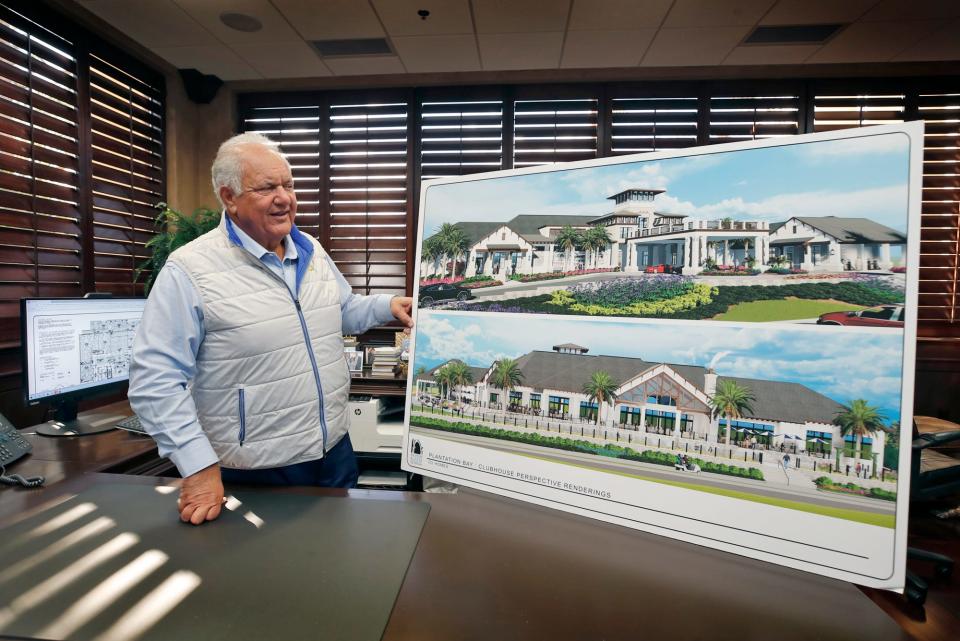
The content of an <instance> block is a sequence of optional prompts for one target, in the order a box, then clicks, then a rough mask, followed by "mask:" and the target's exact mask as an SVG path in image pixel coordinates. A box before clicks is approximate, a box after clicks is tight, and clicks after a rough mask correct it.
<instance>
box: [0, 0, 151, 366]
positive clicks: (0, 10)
mask: <svg viewBox="0 0 960 641" xmlns="http://www.w3.org/2000/svg"><path fill="white" fill-rule="evenodd" d="M164 91H165V86H164V80H163V77H162V76H161V75H160V74H158V73H156V72H155V71H153V70H151V69H149V68H147V67H144V66H143V65H141V64H140V63H139V62H138V61H136V60H135V59H133V58H131V57H129V56H128V55H127V54H125V53H124V52H122V51H120V50H117V49H114V48H112V47H110V46H109V45H106V44H105V43H103V42H101V41H100V40H99V39H98V38H96V37H94V36H92V35H91V34H89V33H88V32H86V31H84V30H83V29H81V28H80V27H78V26H76V25H75V24H72V23H69V22H67V21H64V20H62V19H60V18H59V17H58V16H57V15H56V14H54V13H52V12H49V11H47V10H45V9H44V8H43V7H41V6H37V5H34V4H26V3H12V4H11V3H6V2H3V1H0V345H7V346H8V347H15V346H16V345H17V344H18V342H19V299H20V298H21V297H26V296H35V297H58V296H79V295H82V294H84V293H86V292H92V291H97V290H99V291H104V292H111V293H114V294H122V295H132V294H142V292H143V288H142V285H140V284H134V282H133V274H134V270H135V268H136V267H137V266H138V264H139V263H140V262H141V261H142V260H143V259H145V258H146V252H145V250H144V244H145V243H146V241H147V240H148V239H149V238H150V237H152V235H153V233H154V229H153V220H154V216H155V215H156V211H155V210H154V209H153V205H154V204H156V203H157V202H158V201H161V200H163V199H164V192H165V182H164V180H165V177H164V148H163V139H164V136H163V132H164V121H163V110H164V109H163V108H164ZM16 368H17V369H18V368H19V366H16ZM9 369H11V372H9V373H12V370H13V367H11V368H9ZM5 371H6V370H5Z"/></svg>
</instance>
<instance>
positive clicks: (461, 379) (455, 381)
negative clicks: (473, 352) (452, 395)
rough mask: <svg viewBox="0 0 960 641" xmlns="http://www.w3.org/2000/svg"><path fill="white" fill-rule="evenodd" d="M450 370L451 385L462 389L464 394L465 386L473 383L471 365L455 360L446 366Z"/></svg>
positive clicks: (461, 391) (461, 392)
mask: <svg viewBox="0 0 960 641" xmlns="http://www.w3.org/2000/svg"><path fill="white" fill-rule="evenodd" d="M445 369H447V371H448V374H447V375H448V376H449V378H450V385H451V386H452V387H456V388H458V389H460V394H461V396H462V394H463V388H464V387H466V386H467V385H472V384H473V374H471V373H470V367H468V366H467V364H466V363H464V362H463V361H453V362H452V363H450V364H449V365H447V367H446V368H445Z"/></svg>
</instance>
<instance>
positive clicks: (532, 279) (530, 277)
mask: <svg viewBox="0 0 960 641" xmlns="http://www.w3.org/2000/svg"><path fill="white" fill-rule="evenodd" d="M618 271H620V268H619V267H597V268H595V269H574V270H571V271H566V272H544V273H542V274H513V275H512V276H510V280H516V281H519V282H521V283H536V282H539V281H541V280H555V279H557V278H567V277H568V276H583V275H584V274H605V273H608V272H618Z"/></svg>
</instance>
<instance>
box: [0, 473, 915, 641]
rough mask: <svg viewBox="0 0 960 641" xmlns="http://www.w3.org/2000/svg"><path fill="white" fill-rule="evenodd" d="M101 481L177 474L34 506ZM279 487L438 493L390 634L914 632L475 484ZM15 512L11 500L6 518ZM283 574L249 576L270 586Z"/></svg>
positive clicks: (45, 496) (814, 583)
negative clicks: (452, 491)
mask: <svg viewBox="0 0 960 641" xmlns="http://www.w3.org/2000/svg"><path fill="white" fill-rule="evenodd" d="M103 483H110V484H115V483H147V484H151V483H152V484H169V483H176V482H175V481H174V482H171V481H170V480H164V479H150V478H144V477H128V476H122V475H105V474H91V475H87V476H85V477H83V478H81V479H78V480H76V481H70V482H67V483H61V484H59V485H57V486H55V487H52V488H49V489H46V490H41V491H37V492H35V493H31V494H29V495H27V496H28V497H29V500H28V501H26V503H25V504H24V505H23V506H22V509H28V508H30V507H33V506H39V505H42V504H44V503H46V502H47V501H49V500H51V499H52V498H54V497H55V496H57V495H60V494H70V493H73V492H76V491H79V490H81V489H84V488H86V487H91V486H93V485H96V484H103ZM278 491H287V492H297V493H301V494H314V495H326V496H349V497H352V498H355V499H370V498H376V499H393V500H398V501H426V502H428V503H430V505H431V511H430V515H429V517H428V518H427V521H426V525H425V527H424V529H423V532H422V534H421V536H420V540H419V543H418V545H417V548H416V551H415V553H414V556H413V559H412V560H411V564H410V567H409V568H408V570H407V574H406V577H405V579H404V583H403V586H402V588H401V590H400V593H399V595H398V597H397V601H396V603H395V605H394V608H393V612H392V614H391V617H390V620H389V622H388V624H387V628H386V630H385V632H384V635H383V640H384V641H434V640H436V641H440V640H442V641H451V640H457V641H470V640H473V639H477V640H480V639H483V640H484V641H489V640H490V639H531V640H537V641H541V640H548V639H549V640H557V641H559V640H566V639H576V640H580V639H590V640H593V639H598V640H599V639H604V640H608V641H610V640H618V639H623V640H628V639H629V640H631V641H633V640H636V639H641V638H647V639H669V640H670V641H683V640H686V639H731V640H733V639H736V640H737V641H744V640H751V639H763V640H766V639H776V641H790V640H792V639H797V640H800V639H803V640H808V639H813V638H816V639H821V640H824V641H826V640H833V639H837V640H839V639H845V640H850V639H871V641H885V640H888V639H907V638H909V637H908V636H907V635H906V633H905V632H904V631H903V630H902V629H901V628H900V627H898V626H897V625H896V624H895V623H894V622H893V620H892V619H891V618H890V617H888V616H887V615H886V614H885V613H884V612H883V611H882V610H881V609H880V608H878V607H877V606H876V605H874V604H873V603H872V602H871V601H870V600H869V599H868V598H867V597H866V596H864V595H863V594H862V593H861V592H860V591H859V590H857V588H856V587H854V586H852V585H850V584H846V583H842V582H839V581H834V580H830V579H824V578H820V577H816V576H814V575H810V574H806V573H802V572H796V571H792V570H788V569H785V568H778V567H776V566H772V565H768V564H765V563H761V562H760V561H753V560H750V559H745V558H741V557H738V556H734V555H731V554H725V553H722V552H717V551H714V550H707V549H705V548H700V547H697V546H693V545H689V544H685V543H680V542H677V541H671V540H668V539H664V538H661V537H656V536H653V535H649V534H644V533H641V532H636V531H633V530H628V529H626V528H621V527H618V526H614V525H610V524H606V523H600V522H597V521H594V520H591V519H586V518H581V517H577V516H574V515H570V514H565V513H561V512H557V511H553V510H549V509H546V508H541V507H538V506H534V505H528V504H524V503H518V502H515V501H512V500H508V499H502V498H498V497H494V496H491V495H486V494H481V493H475V492H472V491H464V492H461V493H460V494H456V495H436V494H423V493H405V492H382V491H379V492H378V491H357V490H351V491H349V492H347V491H344V490H329V489H316V488H298V489H296V490H278ZM13 514H14V512H13V511H12V510H11V509H10V507H9V506H8V505H6V504H5V503H4V502H2V501H0V521H3V520H4V519H6V518H9V517H10V516H12V515H13ZM176 518H177V516H176V514H175V513H174V512H173V511H171V514H170V519H171V521H173V520H174V519H176ZM184 527H186V526H184ZM202 527H209V528H216V527H217V523H216V522H214V523H209V524H205V525H203V526H202ZM272 580H282V578H278V577H271V576H270V575H269V573H268V574H266V575H260V576H257V577H255V578H254V577H251V583H255V584H256V589H258V590H261V591H262V592H263V593H264V594H270V585H269V584H270V581H272ZM318 585H320V584H319V583H318ZM318 589H319V588H318ZM318 598H321V595H320V594H319V593H318ZM270 612H271V607H270V603H269V600H265V601H264V610H263V615H264V616H270ZM170 616H176V611H174V612H173V613H172V614H171V615H170ZM305 616H309V613H305ZM236 639H237V641H240V638H239V637H236Z"/></svg>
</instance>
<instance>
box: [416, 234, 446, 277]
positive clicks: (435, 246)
mask: <svg viewBox="0 0 960 641" xmlns="http://www.w3.org/2000/svg"><path fill="white" fill-rule="evenodd" d="M420 256H421V258H422V259H423V262H424V263H425V264H427V265H428V266H429V269H430V272H431V273H430V275H432V274H433V273H434V272H433V268H434V265H436V262H437V259H438V258H440V257H441V256H443V249H442V248H441V247H440V237H439V236H437V235H433V236H431V237H430V238H428V239H426V240H425V241H423V247H422V248H421V249H420ZM426 271H427V270H424V272H426Z"/></svg>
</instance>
